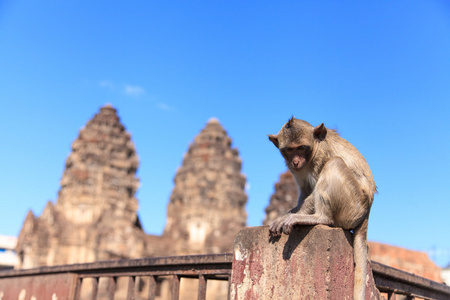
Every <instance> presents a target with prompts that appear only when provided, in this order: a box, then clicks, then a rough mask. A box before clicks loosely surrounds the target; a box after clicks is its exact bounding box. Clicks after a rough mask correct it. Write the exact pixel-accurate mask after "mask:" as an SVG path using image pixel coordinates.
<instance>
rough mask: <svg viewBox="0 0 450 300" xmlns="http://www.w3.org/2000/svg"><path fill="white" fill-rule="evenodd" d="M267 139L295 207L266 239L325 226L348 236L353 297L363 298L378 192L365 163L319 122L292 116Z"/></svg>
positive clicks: (274, 227)
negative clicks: (291, 184)
mask: <svg viewBox="0 0 450 300" xmlns="http://www.w3.org/2000/svg"><path fill="white" fill-rule="evenodd" d="M268 137H269V140H270V141H271V142H272V143H273V144H274V145H275V147H277V148H278V149H279V151H280V152H281V155H282V156H283V157H284V159H285V162H286V166H287V167H288V169H289V170H290V172H291V173H292V174H293V175H294V178H295V181H296V183H297V185H298V187H299V190H300V196H299V198H298V204H297V206H296V207H295V208H293V209H292V210H290V211H289V212H288V213H287V214H285V215H283V216H281V217H279V218H278V219H276V220H275V221H274V222H273V223H272V224H271V225H270V226H269V231H270V233H271V235H273V236H279V235H281V234H282V233H285V234H287V235H288V234H290V233H291V229H292V227H293V226H294V225H318V224H325V225H328V226H332V227H341V228H343V229H345V230H349V231H353V258H354V264H355V280H354V287H353V289H354V290H353V297H354V299H355V300H362V299H364V298H365V288H366V286H365V282H366V275H367V251H368V246H367V229H368V222H369V212H370V208H371V206H372V202H373V199H374V195H375V193H377V187H376V185H375V181H374V179H373V176H372V172H371V170H370V168H369V165H368V163H367V162H366V160H365V159H364V157H363V156H362V155H361V153H360V152H359V151H358V150H357V149H356V148H355V147H354V146H353V145H352V144H350V143H349V142H348V141H346V140H345V139H343V138H342V137H340V135H339V134H338V133H337V132H336V131H335V130H330V129H327V128H326V127H325V126H324V124H323V123H322V124H321V125H319V126H316V127H313V126H312V125H311V124H310V123H308V122H306V121H303V120H300V119H296V118H294V117H292V118H291V119H289V121H288V122H287V123H286V124H284V125H283V127H282V128H281V130H280V131H279V132H278V134H277V135H273V134H270V135H268Z"/></svg>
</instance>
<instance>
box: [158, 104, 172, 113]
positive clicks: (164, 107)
mask: <svg viewBox="0 0 450 300" xmlns="http://www.w3.org/2000/svg"><path fill="white" fill-rule="evenodd" d="M156 107H157V108H158V109H160V110H163V111H173V110H174V108H173V107H172V106H170V105H168V104H166V103H161V102H160V103H158V104H156Z"/></svg>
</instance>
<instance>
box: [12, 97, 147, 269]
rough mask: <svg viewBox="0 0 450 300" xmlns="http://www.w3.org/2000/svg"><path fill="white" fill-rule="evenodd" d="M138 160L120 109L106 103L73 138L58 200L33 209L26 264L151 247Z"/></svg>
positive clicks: (21, 249) (24, 239) (26, 228)
mask: <svg viewBox="0 0 450 300" xmlns="http://www.w3.org/2000/svg"><path fill="white" fill-rule="evenodd" d="M138 165H139V161H138V157H137V155H136V151H135V148H134V145H133V143H132V141H131V137H130V134H129V133H128V132H126V130H125V127H124V126H123V125H122V124H121V122H120V120H119V117H118V116H117V113H116V110H115V109H114V108H113V107H111V106H109V105H106V106H105V107H102V108H101V109H100V112H99V113H98V114H96V115H95V116H94V117H93V118H92V119H91V120H90V121H89V122H88V123H87V124H86V126H85V127H84V128H83V129H81V131H80V133H79V135H78V138H77V139H75V141H74V142H73V144H72V152H71V153H70V155H69V157H68V158H67V160H66V167H65V170H64V173H63V175H62V179H61V188H60V190H59V193H58V199H57V201H56V204H53V203H52V202H48V203H47V206H46V207H45V209H44V211H43V213H42V215H41V216H40V217H35V216H34V214H33V213H32V212H31V211H30V212H29V213H28V215H27V217H26V220H25V223H24V225H23V228H22V230H21V232H20V236H19V240H18V246H17V252H18V254H19V257H20V258H21V266H20V267H23V268H29V267H38V266H43V265H55V264H67V263H80V262H91V261H97V260H105V259H117V258H126V257H130V258H137V257H141V256H142V254H143V253H144V250H145V249H146V248H147V247H146V238H145V234H144V232H143V231H142V228H141V226H140V222H139V219H138V216H137V209H138V202H137V199H136V198H135V197H134V195H135V193H136V190H137V188H138V185H139V180H138V179H137V177H136V170H137V168H138ZM111 232H114V234H111Z"/></svg>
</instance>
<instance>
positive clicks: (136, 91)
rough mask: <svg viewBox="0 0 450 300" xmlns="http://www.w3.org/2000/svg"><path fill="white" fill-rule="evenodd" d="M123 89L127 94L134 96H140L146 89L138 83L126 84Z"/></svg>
mask: <svg viewBox="0 0 450 300" xmlns="http://www.w3.org/2000/svg"><path fill="white" fill-rule="evenodd" d="M123 91H124V93H125V95H127V96H132V97H139V96H142V95H144V94H145V89H144V88H143V87H141V86H137V85H129V84H125V86H124V88H123Z"/></svg>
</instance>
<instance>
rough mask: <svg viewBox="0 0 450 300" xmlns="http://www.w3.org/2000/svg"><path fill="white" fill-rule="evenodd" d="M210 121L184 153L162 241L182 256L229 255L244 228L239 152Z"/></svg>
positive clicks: (242, 186) (243, 193)
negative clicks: (200, 254) (168, 243)
mask: <svg viewBox="0 0 450 300" xmlns="http://www.w3.org/2000/svg"><path fill="white" fill-rule="evenodd" d="M231 143H232V141H231V138H230V137H229V136H228V135H227V132H226V131H225V129H224V128H223V127H222V125H220V123H219V122H218V120H216V119H211V120H209V122H208V123H207V124H206V126H205V128H203V130H202V131H201V132H200V134H199V135H197V136H196V137H195V139H194V141H193V142H192V143H191V145H190V146H189V149H188V151H187V153H186V154H185V157H184V160H183V163H182V165H181V167H180V168H179V169H178V171H177V174H176V176H175V187H174V189H173V191H172V195H171V196H170V202H169V205H168V208H167V225H166V227H165V229H164V234H163V237H165V238H169V239H171V240H173V241H175V242H174V247H175V249H176V253H178V254H199V253H224V252H231V250H232V249H233V241H234V236H235V235H236V234H237V232H238V231H239V230H240V229H241V228H243V227H244V226H245V223H246V220H247V214H246V212H245V204H246V203H247V195H246V193H245V191H244V189H245V183H246V180H245V177H244V176H243V175H242V174H241V159H240V158H239V153H238V150H237V149H235V148H232V147H231Z"/></svg>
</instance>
